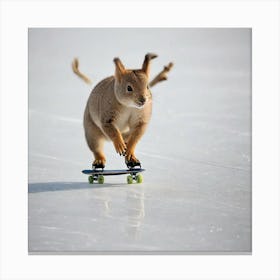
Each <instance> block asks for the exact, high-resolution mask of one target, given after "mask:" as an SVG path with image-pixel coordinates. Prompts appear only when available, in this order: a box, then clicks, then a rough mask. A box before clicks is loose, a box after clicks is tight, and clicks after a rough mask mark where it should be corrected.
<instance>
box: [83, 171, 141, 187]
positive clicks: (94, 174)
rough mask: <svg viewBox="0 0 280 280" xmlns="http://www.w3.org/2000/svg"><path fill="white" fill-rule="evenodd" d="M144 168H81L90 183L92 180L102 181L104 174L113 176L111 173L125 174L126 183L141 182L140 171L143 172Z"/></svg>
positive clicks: (100, 182)
mask: <svg viewBox="0 0 280 280" xmlns="http://www.w3.org/2000/svg"><path fill="white" fill-rule="evenodd" d="M144 171H145V169H143V168H130V169H119V170H103V169H85V170H82V173H84V174H86V175H89V177H88V181H89V183H90V184H93V183H94V182H98V183H99V184H103V183H104V176H113V175H125V174H128V176H127V183H128V184H132V183H133V181H136V182H137V183H142V182H143V176H142V174H139V173H141V172H144Z"/></svg>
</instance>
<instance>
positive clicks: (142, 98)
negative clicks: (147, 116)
mask: <svg viewBox="0 0 280 280" xmlns="http://www.w3.org/2000/svg"><path fill="white" fill-rule="evenodd" d="M139 102H140V103H141V104H142V105H143V104H144V103H145V102H146V98H145V97H144V96H141V97H139Z"/></svg>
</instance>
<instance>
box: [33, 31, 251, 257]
mask: <svg viewBox="0 0 280 280" xmlns="http://www.w3.org/2000/svg"><path fill="white" fill-rule="evenodd" d="M147 52H155V53H157V54H158V55H159V57H158V58H157V59H155V60H153V62H152V64H153V65H152V76H154V75H156V74H157V73H158V72H159V71H161V70H162V67H163V65H165V64H167V63H168V62H170V61H173V62H174V63H175V66H174V69H172V71H171V72H170V74H169V80H168V81H167V82H163V83H161V84H158V85H156V86H155V87H154V88H153V89H152V92H153V97H154V107H153V116H152V121H151V123H150V125H149V128H148V131H147V133H146V134H145V135H144V137H143V139H142V140H141V142H140V143H139V145H138V146H137V150H136V155H137V156H138V158H139V159H140V160H141V162H142V165H143V167H144V168H145V169H146V171H145V173H143V175H144V183H143V184H140V185H139V184H134V185H127V184H126V177H125V176H113V177H106V178H105V180H106V181H105V184H104V185H97V184H95V185H89V184H88V183H87V177H86V176H85V175H83V174H82V173H81V170H82V169H87V168H89V167H90V164H91V161H92V156H91V153H90V151H89V149H88V148H87V146H86V142H85V139H84V134H83V127H82V116H83V110H84V107H85V103H86V100H87V98H88V95H89V93H90V91H91V87H89V86H88V85H86V84H84V83H83V82H82V81H81V80H79V79H78V78H77V77H76V76H74V74H73V73H72V72H71V68H70V65H71V61H72V59H73V58H74V57H76V56H78V57H79V59H80V68H81V70H82V71H83V72H85V73H86V74H88V76H90V78H91V79H92V80H93V81H94V82H95V83H96V82H98V81H99V80H101V79H102V78H104V77H106V76H109V75H112V74H113V72H114V65H113V62H112V60H113V58H114V57H115V56H119V57H120V58H121V59H122V61H123V63H124V64H125V65H126V66H127V67H128V68H134V67H135V68H138V67H140V66H141V64H142V62H143V58H144V55H145V53H147ZM250 80H251V32H250V30H249V29H159V30H156V29H147V30H144V29H123V30H121V29H30V30H29V189H28V191H29V221H28V223H29V251H30V252H33V253H36V252H81V253H83V252H87V253H98V252H105V253H106V252H147V253H149V252H156V253H163V252H175V251H177V252H184V253H192V252H220V253H223V252H240V253H241V252H250V251H251V82H250ZM105 153H106V155H107V166H106V168H108V169H120V168H124V167H125V165H124V159H123V158H122V157H120V156H119V155H117V154H116V153H115V151H114V149H113V145H112V144H111V143H107V144H106V146H105Z"/></svg>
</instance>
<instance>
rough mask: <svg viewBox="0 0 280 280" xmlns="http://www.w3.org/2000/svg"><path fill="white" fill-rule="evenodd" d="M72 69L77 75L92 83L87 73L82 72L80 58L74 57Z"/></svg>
mask: <svg viewBox="0 0 280 280" xmlns="http://www.w3.org/2000/svg"><path fill="white" fill-rule="evenodd" d="M72 70H73V72H74V73H75V74H76V75H77V76H79V77H80V78H81V79H82V80H84V81H85V82H86V83H87V84H90V85H91V84H92V82H91V80H90V79H89V78H88V77H87V76H86V75H84V74H83V73H81V72H80V70H79V60H78V58H74V60H73V62H72Z"/></svg>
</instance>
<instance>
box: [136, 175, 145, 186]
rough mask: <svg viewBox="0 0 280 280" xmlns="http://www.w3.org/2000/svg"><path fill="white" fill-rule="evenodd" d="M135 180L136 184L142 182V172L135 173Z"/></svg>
mask: <svg viewBox="0 0 280 280" xmlns="http://www.w3.org/2000/svg"><path fill="white" fill-rule="evenodd" d="M136 182H137V183H138V184H140V183H142V182H143V176H142V174H138V175H136Z"/></svg>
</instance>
